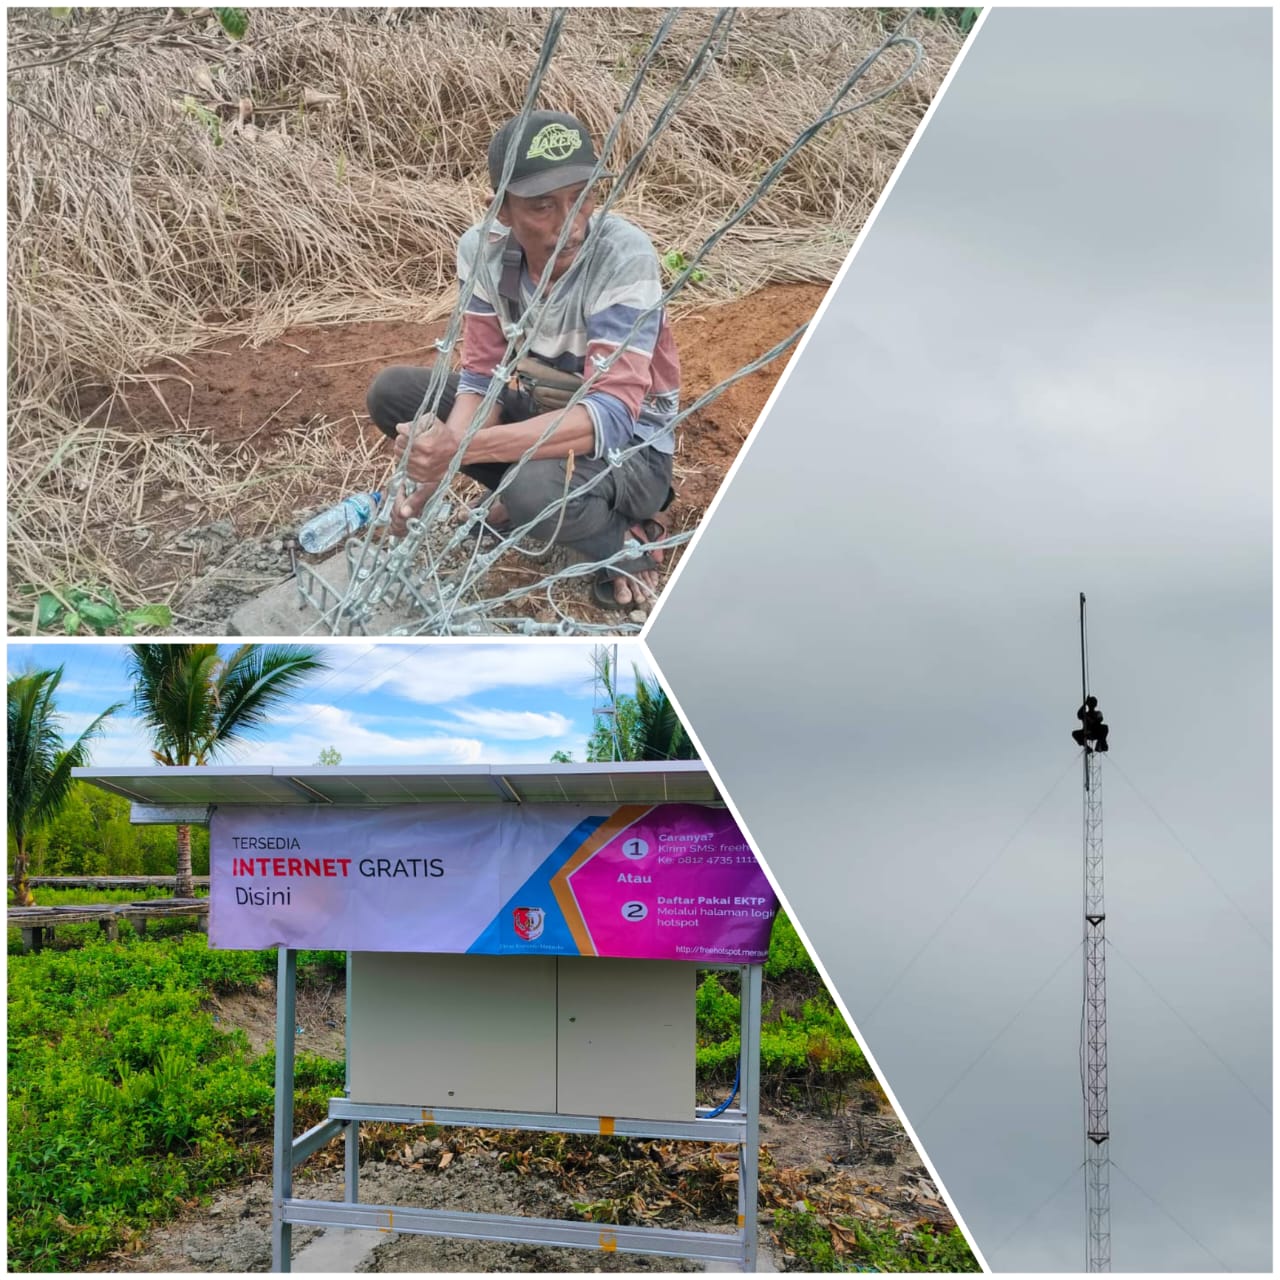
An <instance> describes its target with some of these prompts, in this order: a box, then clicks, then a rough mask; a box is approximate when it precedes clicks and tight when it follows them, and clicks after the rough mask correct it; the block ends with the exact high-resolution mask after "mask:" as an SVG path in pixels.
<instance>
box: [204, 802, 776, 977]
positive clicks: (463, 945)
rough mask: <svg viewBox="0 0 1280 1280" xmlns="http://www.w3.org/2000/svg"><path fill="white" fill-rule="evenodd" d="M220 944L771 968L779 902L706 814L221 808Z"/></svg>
mask: <svg viewBox="0 0 1280 1280" xmlns="http://www.w3.org/2000/svg"><path fill="white" fill-rule="evenodd" d="M210 872H211V877H212V880H211V889H210V907H209V942H210V945H211V946H213V947H218V948H228V949H244V950H257V949H261V948H264V947H274V946H289V947H295V948H314V949H323V950H338V951H417V952H446V953H458V952H471V953H473V954H484V955H519V954H536V955H549V954H550V955H588V956H590V955H596V956H618V957H624V958H633V959H663V960H688V961H692V962H701V963H704V964H706V963H729V964H747V963H756V962H759V961H762V960H764V958H765V957H766V955H767V954H768V948H769V934H770V930H771V928H772V924H773V917H774V914H775V912H776V910H777V901H776V899H775V898H774V895H773V892H772V890H771V889H770V887H769V883H768V881H767V879H766V878H765V876H764V873H763V871H762V870H761V869H760V867H759V865H758V864H757V862H756V860H755V857H754V855H753V854H752V852H751V849H750V847H749V846H748V845H747V842H746V840H745V839H744V838H743V836H742V833H741V832H740V831H739V830H738V828H737V826H736V825H735V823H734V821H733V819H732V817H731V815H730V814H729V813H727V812H726V811H725V810H723V809H714V808H709V807H704V806H701V805H657V806H645V805H623V806H606V807H604V808H600V807H598V806H592V805H571V804H545V805H544V804H536V805H462V804H456V805H455V804H450V805H399V806H394V807H389V808H383V809H341V808H320V807H316V808H309V807H307V808H303V807H278V808H262V809H248V808H239V807H234V808H233V807H227V808H223V809H220V810H218V811H216V812H215V813H214V815H213V818H212V820H211V823H210Z"/></svg>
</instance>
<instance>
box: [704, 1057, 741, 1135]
mask: <svg viewBox="0 0 1280 1280" xmlns="http://www.w3.org/2000/svg"><path fill="white" fill-rule="evenodd" d="M741 1080H742V1059H741V1058H739V1059H738V1069H737V1071H735V1072H734V1075H733V1091H732V1092H731V1093H730V1094H729V1096H728V1097H727V1098H726V1099H725V1100H724V1101H723V1102H722V1103H721V1104H720V1105H719V1106H718V1107H717V1108H716V1109H715V1110H714V1111H708V1112H707V1114H706V1115H705V1116H704V1117H703V1119H705V1120H714V1119H715V1118H716V1116H718V1115H720V1113H721V1112H723V1111H728V1110H729V1106H730V1104H731V1103H732V1102H733V1100H734V1098H736V1097H737V1096H738V1084H739V1083H740V1081H741Z"/></svg>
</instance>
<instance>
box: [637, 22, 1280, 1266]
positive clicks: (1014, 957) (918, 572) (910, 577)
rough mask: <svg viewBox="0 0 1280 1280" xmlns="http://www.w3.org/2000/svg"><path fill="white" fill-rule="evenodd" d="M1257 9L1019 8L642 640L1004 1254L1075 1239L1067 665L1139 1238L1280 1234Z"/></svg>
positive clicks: (1073, 833)
mask: <svg viewBox="0 0 1280 1280" xmlns="http://www.w3.org/2000/svg"><path fill="white" fill-rule="evenodd" d="M1270 22H1271V18H1270V15H1269V13H1268V12H1266V11H1262V10H1239V9H1237V10H1216V11H1208V10H1158V9H1157V10H1153V9H1145V10H1107V9H1076V10H1000V9H997V10H995V11H993V12H992V13H991V15H990V16H989V18H988V21H987V23H986V25H985V26H984V28H983V30H982V31H981V33H980V35H979V37H978V39H977V41H976V43H975V45H974V47H973V49H972V50H971V51H970V53H969V55H968V57H967V59H966V61H965V62H964V64H963V66H962V67H961V68H960V70H959V72H958V74H957V76H956V79H955V82H954V83H953V85H952V87H951V88H950V90H949V91H948V93H947V96H946V97H945V99H944V101H943V102H942V103H941V105H940V107H939V109H938V111H937V113H936V115H935V117H934V119H933V121H932V122H931V123H930V125H929V126H928V129H927V131H926V132H925V134H924V136H923V138H922V139H921V141H920V143H919V145H918V146H917V148H916V150H915V152H914V153H913V155H912V157H911V159H910V161H909V162H908V164H907V167H906V169H905V171H904V173H903V174H902V176H901V177H900V178H899V181H898V184H897V186H896V188H895V189H894V191H893V192H892V194H891V195H890V197H889V200H888V202H887V205H886V207H885V208H884V209H883V210H882V211H881V213H880V215H879V218H878V220H877V221H876V223H875V225H874V227H873V228H872V230H871V232H870V234H869V235H868V237H867V240H866V242H865V244H864V246H863V247H862V249H861V251H860V252H859V254H858V256H857V258H856V259H855V261H854V263H853V265H852V267H851V268H850V270H849V272H848V274H847V275H846V277H845V279H844V281H843V283H842V285H841V288H840V290H839V292H838V294H837V296H836V297H835V299H834V300H833V302H832V304H831V306H830V308H829V309H828V311H827V313H826V315H825V317H824V318H823V321H822V323H821V324H820V326H819V327H818V328H817V330H816V332H815V333H814V335H813V336H812V338H811V340H810V341H809V343H808V345H807V347H806V348H805V350H804V351H803V353H802V354H801V355H800V357H799V359H798V364H797V367H796V368H795V369H794V370H793V371H792V373H791V375H790V379H789V381H788V383H787V385H786V386H785V388H784V389H783V391H782V393H781V395H780V397H779V399H778V402H777V404H776V405H775V407H774V409H773V411H772V413H771V415H770V417H769V419H768V421H767V423H766V424H765V427H764V429H763V431H762V433H761V434H760V436H759V438H758V440H757V441H756V442H755V444H754V445H753V446H752V448H751V450H750V452H749V453H748V455H747V457H746V460H745V462H744V464H743V466H742V467H741V469H740V471H739V473H738V475H737V476H736V478H735V480H734V481H733V483H732V485H731V486H730V488H729V491H728V493H727V494H726V496H725V498H724V500H723V502H722V503H721V504H720V506H719V508H718V510H717V511H716V513H715V516H714V517H713V519H712V521H711V523H710V526H709V528H708V529H707V531H706V533H705V534H704V535H703V537H702V539H701V541H700V542H699V544H698V546H697V548H696V550H695V551H694V552H693V553H692V554H691V555H690V556H689V557H688V558H687V559H686V562H685V564H684V566H683V569H682V572H681V574H680V577H679V579H678V581H677V583H676V585H675V586H674V588H673V589H672V590H671V591H670V592H669V594H668V598H667V600H666V603H665V604H664V605H663V606H662V608H661V609H660V611H659V613H658V616H657V618H656V620H655V623H654V626H653V630H652V632H651V634H650V637H649V642H650V647H651V650H652V652H653V655H654V657H655V658H656V659H657V662H658V664H659V665H660V667H661V669H662V671H663V673H664V676H665V678H666V679H667V682H668V683H669V685H670V686H671V687H672V688H673V689H674V692H675V694H676V696H677V698H678V699H679V701H680V703H681V704H682V706H683V709H684V711H685V712H686V715H687V717H688V718H689V720H690V721H691V723H692V725H693V727H694V729H695V731H696V733H697V734H698V735H699V737H700V738H701V740H702V743H703V745H704V747H705V748H706V750H707V752H708V754H709V756H710V758H711V760H712V761H713V763H714V765H715V766H716V768H717V769H718V771H719V772H720V775H721V777H722V778H723V780H724V782H725V784H726V785H727V788H728V790H729V792H730V794H731V795H732V797H733V799H734V800H735V802H736V804H737V806H738V808H739V809H740V811H741V813H742V815H743V817H744V818H745V820H746V822H747V825H748V826H749V828H750V829H751V832H752V834H753V835H754V836H755V838H756V839H757V841H758V842H759V844H760V846H761V847H762V849H763V851H764V853H765V855H766V858H767V860H768V862H769V864H770V866H771V867H772V869H773V870H774V872H775V873H776V875H777V877H778V879H779V881H780V883H781V886H782V889H783V892H784V893H785V894H786V895H787V896H788V897H789V899H790V901H791V903H792V906H793V907H794V909H795V911H796V914H797V916H798V917H799V920H800V922H801V924H802V925H803V926H804V928H805V929H806V930H807V932H808V934H809V936H810V938H811V939H812V941H813V943H814V945H815V947H816V949H817V951H818V953H819V956H820V958H821V959H822V961H823V963H824V964H825V966H826V967H827V969H828V971H829V972H830V974H831V976H832V978H833V980H834V982H835V985H836V986H837V988H838V989H839V991H840V993H841V994H842V996H843V997H844V999H845V1001H846V1002H847V1004H848V1007H849V1008H850V1010H851V1012H852V1014H853V1016H854V1019H855V1021H856V1022H857V1023H858V1024H859V1027H860V1030H861V1031H862V1033H863V1034H864V1036H865V1038H866V1040H867V1041H868V1042H869V1045H870V1048H871V1050H872V1052H873V1053H874V1054H875V1056H876V1057H877V1059H878V1061H879V1064H880V1066H881V1068H882V1070H883V1072H884V1074H885V1076H886V1077H887V1079H888V1081H889V1083H890V1084H891V1085H892V1087H893V1088H894V1090H895V1091H896V1093H897V1096H898V1098H899V1101H900V1102H901V1103H902V1105H903V1107H904V1109H905V1111H906V1113H907V1115H908V1117H909V1119H910V1120H911V1121H912V1123H913V1124H914V1125H915V1126H916V1129H917V1132H918V1133H919V1135H920V1138H921V1140H922V1142H923V1144H924V1146H925V1148H926V1149H927V1150H928V1152H929V1154H930V1156H931V1157H932V1158H933V1159H934V1161H935V1162H936V1165H937V1168H938V1170H939V1173H940V1174H941V1176H942V1179H943V1181H944V1182H945V1184H946V1186H947V1188H948V1189H949V1191H950V1192H951V1193H952V1195H953V1196H954V1197H955V1199H956V1201H957V1203H958V1205H959V1208H960V1210H961V1212H962V1214H963V1215H964V1216H965V1218H966V1220H967V1223H968V1225H969V1226H970V1228H971V1229H972V1230H973V1231H974V1233H975V1235H976V1237H977V1240H978V1243H979V1245H980V1246H981V1247H982V1248H983V1249H984V1251H985V1252H986V1254H987V1258H988V1261H989V1262H990V1263H991V1264H992V1266H993V1267H995V1268H996V1269H997V1270H1013V1269H1017V1270H1041V1269H1045V1270H1079V1269H1081V1268H1082V1266H1083V1263H1084V1256H1085V1254H1084V1191H1083V1180H1082V1176H1081V1174H1080V1172H1079V1168H1080V1165H1081V1161H1082V1159H1083V1148H1084V1141H1083V1136H1082V1128H1083V1126H1082V1120H1081V1100H1080V1084H1079V1068H1078V1060H1077V1051H1078V1041H1079V1017H1080V1002H1081V990H1080V988H1081V951H1080V934H1081V898H1080V884H1081V851H1080V846H1081V796H1080V765H1079V760H1078V757H1077V755H1076V748H1075V747H1074V745H1073V744H1072V742H1071V741H1070V738H1069V736H1068V735H1069V733H1070V730H1071V729H1072V728H1073V727H1075V723H1076V722H1075V719H1074V716H1075V709H1076V706H1077V704H1078V701H1079V694H1080V675H1079V656H1078V649H1077V614H1076V609H1077V595H1078V593H1079V592H1080V591H1084V592H1086V593H1087V595H1088V597H1089V609H1090V615H1089V617H1090V639H1091V676H1092V680H1091V683H1092V686H1093V692H1095V693H1097V694H1098V695H1099V697H1100V699H1101V704H1102V707H1103V710H1104V711H1105V712H1106V714H1107V717H1108V719H1109V721H1110V722H1111V724H1112V726H1113V728H1112V741H1113V744H1114V745H1113V750H1112V752H1111V754H1110V756H1109V758H1108V760H1107V762H1106V765H1105V781H1104V796H1105V813H1106V819H1105V823H1106V825H1105V835H1106V864H1107V911H1108V916H1107V932H1108V939H1109V944H1110V948H1109V955H1108V996H1109V1013H1110V1042H1111V1044H1110V1064H1111V1133H1112V1140H1111V1144H1110V1148H1111V1156H1112V1159H1113V1161H1114V1165H1115V1167H1114V1168H1113V1171H1112V1225H1113V1265H1114V1268H1115V1269H1116V1270H1145V1271H1164V1270H1169V1271H1176V1270H1194V1271H1205V1270H1210V1271H1211V1270H1218V1269H1222V1268H1224V1267H1225V1268H1229V1269H1232V1270H1264V1269H1267V1268H1268V1267H1269V1265H1270V1259H1271V1247H1270V1233H1271V1222H1270V1219H1271V1160H1270V1155H1271V1153H1270V1141H1271V1117H1270V1100H1271V1084H1270V1043H1271V1024H1270V1017H1271V994H1270V937H1271V918H1270V916H1271V912H1270V904H1271V881H1270V847H1271V829H1270V783H1271V755H1270V752H1271V722H1270V707H1271V631H1270V618H1271V505H1270V504H1271V495H1270V481H1271V441H1270V393H1271V392H1270V358H1271V332H1270V311H1271V299H1270V287H1269V281H1270V274H1271V270H1270V227H1271V176H1270V167H1269V166H1270V148H1271V143H1270V117H1271V106H1270V74H1271V72H1270V49H1271V32H1270Z"/></svg>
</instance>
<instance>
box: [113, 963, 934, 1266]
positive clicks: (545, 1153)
mask: <svg viewBox="0 0 1280 1280" xmlns="http://www.w3.org/2000/svg"><path fill="white" fill-rule="evenodd" d="M209 1008H210V1010H211V1011H212V1012H214V1014H215V1016H216V1017H218V1019H219V1021H220V1022H221V1023H222V1024H223V1025H224V1026H225V1027H226V1028H227V1029H229V1030H233V1029H240V1030H243V1031H244V1032H245V1034H246V1035H247V1036H248V1037H249V1040H250V1043H251V1045H252V1046H253V1048H254V1050H255V1051H259V1052H261V1051H264V1050H267V1049H269V1048H270V1047H271V1046H272V1043H273V1041H274V1032H275V1019H274V995H273V989H272V983H271V981H270V979H267V980H264V982H263V983H262V985H261V987H260V988H259V989H258V990H255V991H250V992H242V993H236V994H232V995H223V996H220V997H217V998H216V999H213V1000H211V1001H210V1004H209ZM343 1008H344V1002H343V999H342V990H341V985H340V983H319V984H309V985H304V987H303V988H302V989H301V990H300V991H299V999H298V1025H299V1026H300V1027H301V1028H302V1031H301V1033H300V1034H299V1038H298V1041H297V1043H298V1048H299V1049H300V1050H303V1051H308V1052H313V1053H320V1054H323V1055H324V1056H328V1057H340V1056H341V1054H342V1044H343V1035H344V1029H343V1021H342V1016H343ZM312 1024H315V1025H314V1026H313V1025H312ZM397 1135H399V1136H397ZM760 1138H761V1200H760V1207H761V1216H760V1222H761V1249H762V1252H763V1253H767V1255H768V1258H767V1265H768V1266H769V1267H772V1268H774V1269H778V1270H788V1269H791V1268H792V1267H793V1266H794V1265H795V1263H796V1259H794V1258H790V1257H789V1256H788V1255H787V1254H786V1253H785V1252H784V1251H783V1250H782V1248H781V1247H780V1246H779V1245H778V1243H777V1241H776V1239H775V1238H774V1236H773V1233H772V1230H771V1222H772V1216H773V1212H774V1210H776V1209H779V1208H794V1207H795V1206H796V1205H797V1204H798V1203H799V1202H801V1201H804V1202H806V1203H807V1204H808V1205H809V1206H810V1208H811V1209H812V1210H813V1211H814V1212H819V1213H822V1212H826V1213H831V1214H841V1215H845V1214H848V1215H853V1216H856V1217H858V1218H860V1219H862V1220H864V1221H870V1222H873V1223H876V1224H878V1225H885V1224H888V1223H892V1224H895V1225H898V1226H913V1225H915V1224H917V1223H920V1222H931V1223H935V1224H940V1225H942V1226H944V1227H949V1226H950V1225H951V1217H950V1214H949V1212H948V1210H947V1208H946V1206H945V1204H944V1203H943V1201H942V1200H941V1198H940V1197H939V1195H938V1192H937V1189H936V1188H935V1187H934V1185H933V1183H932V1181H931V1180H930V1178H929V1175H928V1172H927V1170H926V1169H925V1168H924V1166H923V1165H922V1164H921V1162H920V1158H919V1155H918V1154H917V1152H916V1150H915V1148H914V1147H913V1146H912V1144H911V1142H910V1140H909V1139H908V1137H907V1135H906V1132H905V1131H904V1129H903V1128H902V1125H901V1123H900V1122H899V1120H898V1118H897V1116H896V1115H895V1114H894V1113H893V1111H892V1110H891V1109H890V1108H889V1107H888V1106H887V1104H886V1103H885V1101H884V1098H883V1094H881V1093H880V1091H879V1090H878V1088H876V1087H875V1086H873V1085H872V1086H869V1087H866V1088H863V1089H858V1090H855V1091H854V1095H853V1097H852V1098H851V1099H850V1100H849V1102H848V1103H847V1104H846V1105H844V1106H843V1107H840V1108H838V1109H837V1110H836V1112H835V1113H834V1114H816V1113H813V1112H808V1111H802V1110H797V1109H788V1108H784V1107H780V1106H776V1105H773V1106H770V1105H768V1104H766V1105H765V1107H764V1109H763V1114H762V1116H761V1121H760ZM361 1149H362V1159H361V1167H360V1199H361V1201H362V1202H363V1203H365V1204H381V1205H389V1206H397V1205H399V1206H417V1207H421V1208H438V1209H451V1210H462V1211H466V1212H483V1213H500V1214H522V1215H527V1216H532V1217H543V1218H562V1219H572V1220H576V1221H581V1220H582V1218H583V1212H582V1210H581V1208H580V1206H581V1205H582V1204H583V1203H584V1202H586V1203H596V1202H606V1201H610V1200H614V1201H620V1202H623V1201H625V1202H626V1203H628V1204H629V1205H630V1206H632V1207H634V1206H635V1205H636V1204H637V1200H636V1199H635V1198H634V1197H639V1203H640V1204H641V1205H642V1206H644V1208H643V1210H642V1211H641V1217H642V1218H643V1216H644V1214H645V1213H652V1214H653V1215H654V1221H655V1223H656V1224H658V1225H662V1226H665V1227H674V1228H677V1229H680V1228H683V1229H697V1230H707V1229H714V1228H715V1227H716V1226H717V1225H719V1226H723V1227H724V1228H725V1229H730V1228H731V1226H732V1220H733V1213H734V1212H735V1211H736V1206H735V1203H734V1201H735V1197H736V1189H735V1187H734V1185H733V1183H732V1180H731V1179H730V1180H728V1181H724V1180H723V1179H722V1176H721V1173H719V1172H717V1168H718V1167H720V1168H722V1169H723V1170H727V1171H731V1169H732V1164H733V1161H732V1159H731V1158H730V1157H728V1153H727V1152H725V1153H724V1160H723V1164H721V1157H719V1156H717V1155H716V1154H715V1153H714V1151H715V1149H713V1150H712V1152H711V1153H710V1154H709V1153H708V1149H707V1148H706V1147H705V1146H704V1145H703V1144H699V1143H631V1144H628V1146H627V1150H626V1151H625V1152H623V1153H619V1152H618V1150H617V1148H616V1146H609V1145H608V1143H607V1142H604V1143H601V1142H599V1141H597V1140H593V1139H585V1138H584V1139H565V1140H564V1142H563V1143H562V1144H558V1142H557V1140H556V1139H554V1138H551V1137H550V1136H548V1135H537V1134H522V1133H496V1132H492V1131H480V1130H458V1129H443V1130H437V1129H431V1128H426V1129H420V1128H413V1129H403V1130H399V1129H393V1128H392V1127H390V1126H371V1127H369V1128H367V1129H366V1130H365V1135H364V1137H362V1143H361ZM342 1160H343V1145H342V1143H341V1142H337V1141H335V1142H333V1143H330V1144H329V1146H328V1147H326V1148H324V1149H322V1150H321V1151H320V1152H318V1153H316V1155H315V1156H313V1157H312V1158H311V1159H310V1160H308V1161H307V1162H306V1163H305V1164H303V1165H302V1166H300V1167H299V1170H298V1173H297V1177H296V1182H295V1192H296V1194H297V1195H298V1196H299V1197H302V1198H308V1199H317V1200H320V1199H336V1200H340V1199H341V1198H342ZM708 1167H710V1169H711V1170H712V1172H711V1175H710V1179H709V1180H708V1175H707V1169H708ZM684 1178H688V1179H689V1182H688V1184H687V1185H686V1184H685V1183H684V1182H682V1179H684ZM717 1184H719V1185H717ZM675 1186H685V1187H686V1191H685V1195H684V1196H681V1195H679V1194H678V1193H677V1194H674V1195H672V1194H671V1193H670V1190H669V1189H670V1188H672V1187H675ZM689 1187H695V1188H698V1191H697V1193H695V1192H694V1191H692V1190H689V1189H688V1188H689ZM664 1188H667V1189H668V1190H666V1191H664V1190H663V1189H664ZM270 1225H271V1189H270V1182H269V1180H267V1179H264V1178H254V1179H250V1180H247V1181H245V1182H243V1183H241V1184H239V1185H237V1186H234V1187H230V1188H227V1189H226V1190H224V1191H222V1192H220V1193H219V1194H217V1195H216V1196H214V1197H213V1199H212V1201H211V1203H209V1204H208V1205H195V1204H193V1205H191V1206H190V1207H189V1208H188V1210H187V1211H186V1212H185V1213H183V1214H182V1215H181V1216H180V1217H179V1218H177V1219H176V1220H174V1221H172V1222H169V1223H167V1224H165V1225H164V1226H161V1227H158V1228H157V1229H156V1230H154V1231H153V1232H151V1233H150V1235H149V1236H148V1237H147V1238H146V1239H145V1240H144V1241H143V1247H142V1249H141V1250H140V1251H139V1252H135V1253H127V1254H126V1253H121V1254H117V1255H114V1256H113V1257H112V1258H111V1259H109V1261H108V1264H107V1265H105V1266H104V1267H103V1268H101V1269H104V1270H106V1269H110V1270H119V1271H148V1272H158V1271H176V1272H189V1271H210V1272H224V1271H225V1272H249V1271H266V1270H268V1269H269V1267H270V1261H271V1259H270ZM315 1235H316V1231H315V1230H314V1229H311V1228H302V1227H298V1228H295V1230H294V1233H293V1237H294V1238H293V1245H294V1250H295V1254H296V1252H297V1251H298V1250H301V1249H303V1248H304V1247H305V1246H306V1245H307V1243H308V1242H309V1241H311V1240H312V1239H313V1237H314V1236H315ZM697 1269H698V1267H697V1266H696V1264H693V1263H688V1262H681V1261H679V1260H675V1259H656V1258H651V1257H646V1256H642V1255H634V1254H614V1255H601V1254H599V1253H597V1252H595V1251H585V1250H575V1249H551V1248H540V1247H534V1246H507V1245H498V1244H488V1243H482V1242H478V1241H463V1240H437V1239H432V1238H429V1237H425V1236H413V1235H401V1236H396V1237H394V1238H392V1239H390V1240H388V1241H387V1242H386V1243H383V1244H380V1245H378V1246H377V1247H376V1248H373V1249H372V1250H371V1251H370V1252H369V1253H367V1254H366V1255H365V1257H364V1259H363V1260H362V1261H361V1262H359V1263H358V1264H356V1270H359V1271H385V1272H463V1271H538V1272H542V1271H560V1272H569V1271H681V1270H697Z"/></svg>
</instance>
